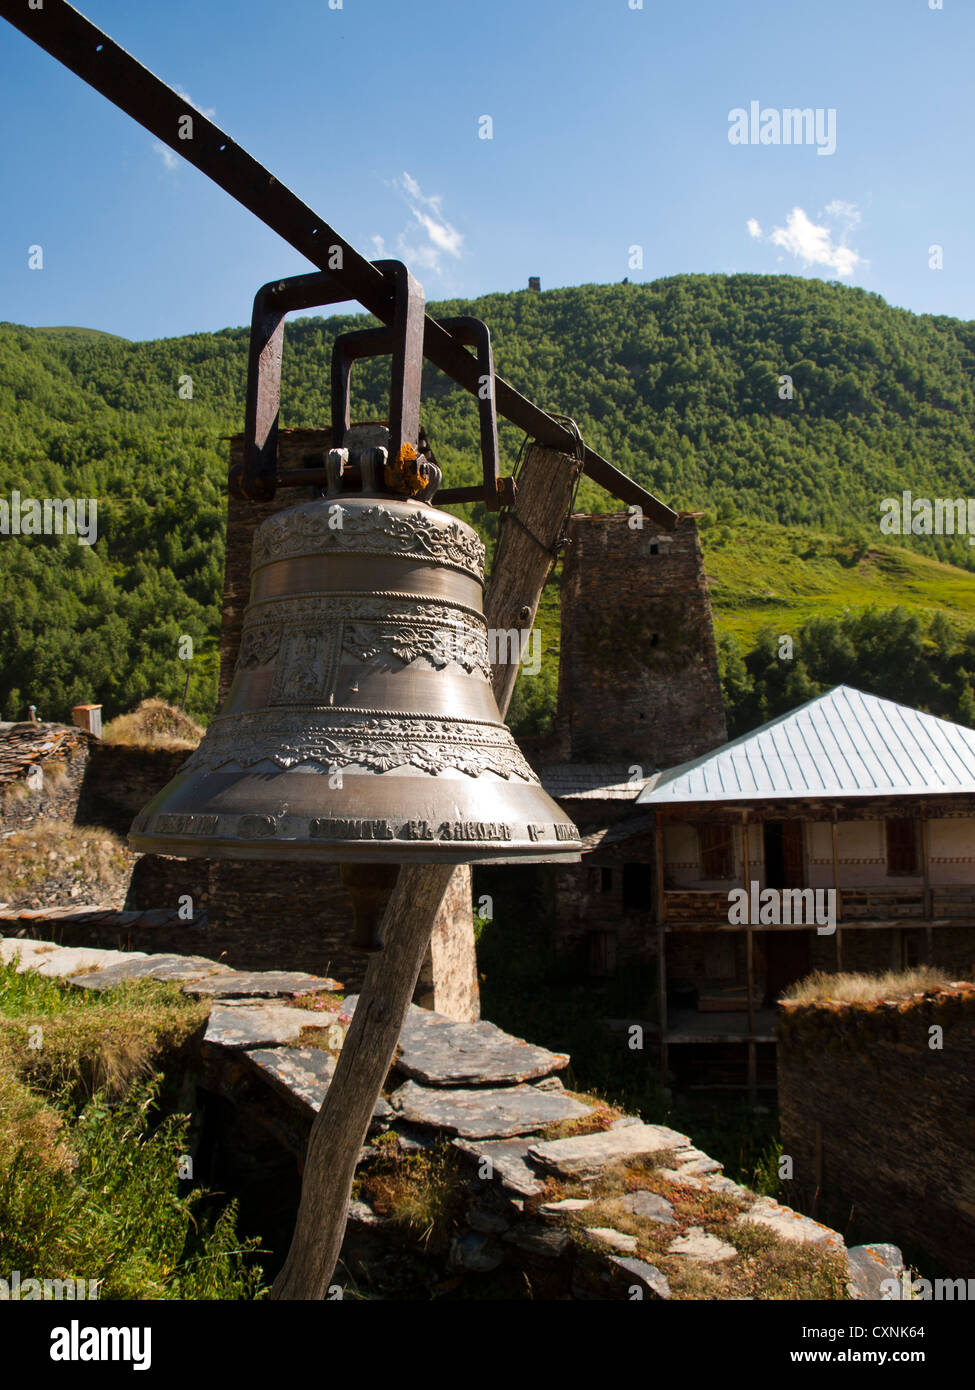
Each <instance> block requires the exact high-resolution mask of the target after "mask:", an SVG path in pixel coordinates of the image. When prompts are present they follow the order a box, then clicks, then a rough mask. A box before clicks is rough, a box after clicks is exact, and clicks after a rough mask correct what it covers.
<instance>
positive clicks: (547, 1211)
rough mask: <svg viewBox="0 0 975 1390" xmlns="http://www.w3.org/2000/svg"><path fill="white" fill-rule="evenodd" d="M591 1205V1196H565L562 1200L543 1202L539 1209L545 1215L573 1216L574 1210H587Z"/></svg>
mask: <svg viewBox="0 0 975 1390" xmlns="http://www.w3.org/2000/svg"><path fill="white" fill-rule="evenodd" d="M591 1206H592V1198H591V1197H563V1198H562V1200H561V1201H560V1202H543V1203H542V1204H541V1206H540V1207H539V1208H538V1210H539V1211H540V1212H541V1213H542V1215H543V1216H563V1215H566V1214H568V1215H570V1216H571V1214H572V1213H573V1212H574V1211H585V1209H586V1207H591Z"/></svg>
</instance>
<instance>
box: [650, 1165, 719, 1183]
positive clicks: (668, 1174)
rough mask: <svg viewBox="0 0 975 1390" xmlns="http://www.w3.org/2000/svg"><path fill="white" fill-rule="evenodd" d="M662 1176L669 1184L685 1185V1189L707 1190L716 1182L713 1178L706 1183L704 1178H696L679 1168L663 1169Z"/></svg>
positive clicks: (661, 1170)
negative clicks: (698, 1188)
mask: <svg viewBox="0 0 975 1390" xmlns="http://www.w3.org/2000/svg"><path fill="white" fill-rule="evenodd" d="M660 1176H661V1177H662V1178H666V1179H667V1181H668V1182H675V1183H683V1184H684V1186H685V1187H700V1188H705V1187H709V1186H710V1185H711V1183H712V1182H713V1181H714V1180H713V1178H708V1180H707V1181H706V1182H705V1180H704V1179H703V1178H696V1177H695V1176H694V1174H693V1173H682V1172H681V1170H680V1169H679V1168H661V1169H660Z"/></svg>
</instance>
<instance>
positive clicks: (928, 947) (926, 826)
mask: <svg viewBox="0 0 975 1390" xmlns="http://www.w3.org/2000/svg"><path fill="white" fill-rule="evenodd" d="M921 867H922V870H923V872H924V960H925V963H926V964H927V965H930V964H931V962H932V960H933V958H934V937H933V932H932V928H931V919H932V917H933V916H934V894H933V892H932V891H931V826H930V822H929V821H928V807H927V802H924V801H922V802H921Z"/></svg>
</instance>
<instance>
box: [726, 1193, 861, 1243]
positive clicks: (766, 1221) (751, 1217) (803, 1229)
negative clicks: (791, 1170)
mask: <svg viewBox="0 0 975 1390" xmlns="http://www.w3.org/2000/svg"><path fill="white" fill-rule="evenodd" d="M738 1220H739V1222H748V1223H750V1224H752V1225H756V1226H766V1227H767V1228H768V1229H769V1230H770V1231H774V1232H775V1234H776V1235H778V1236H781V1237H782V1239H783V1240H791V1241H796V1242H797V1243H798V1244H801V1245H819V1244H825V1245H831V1246H833V1247H834V1248H835V1249H838V1250H845V1249H846V1242H845V1241H844V1240H843V1237H842V1236H841V1235H840V1233H839V1231H834V1230H833V1229H832V1227H830V1226H824V1225H822V1224H821V1223H820V1222H819V1221H814V1220H813V1219H812V1217H811V1216H803V1215H802V1213H801V1212H798V1211H793V1209H792V1207H786V1206H783V1205H782V1203H781V1202H776V1201H775V1200H774V1199H773V1198H771V1197H759V1199H758V1201H757V1202H756V1203H755V1205H754V1206H753V1207H752V1208H751V1210H750V1211H745V1212H742V1214H741V1216H739V1218H738Z"/></svg>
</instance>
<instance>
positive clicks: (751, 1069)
mask: <svg viewBox="0 0 975 1390" xmlns="http://www.w3.org/2000/svg"><path fill="white" fill-rule="evenodd" d="M748 835H749V827H748V812H747V811H742V813H741V839H742V873H743V875H744V879H745V893H746V894H747V901H748V903H749V910H748V926H747V927H746V928H745V933H746V935H745V993H746V997H747V1000H748V1103H749V1105H754V1104H755V1103H756V1101H757V1099H758V1058H757V1053H756V1050H755V1001H754V998H753V992H754V989H755V978H754V977H755V938H754V935H753V927H752V914H751V906H750V904H751V900H752V895H751V881H750V880H751V875H752V869H751V852H750V850H749V846H748ZM766 882H768V879H767V877H766Z"/></svg>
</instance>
